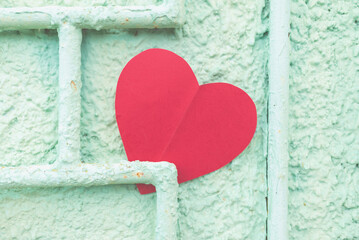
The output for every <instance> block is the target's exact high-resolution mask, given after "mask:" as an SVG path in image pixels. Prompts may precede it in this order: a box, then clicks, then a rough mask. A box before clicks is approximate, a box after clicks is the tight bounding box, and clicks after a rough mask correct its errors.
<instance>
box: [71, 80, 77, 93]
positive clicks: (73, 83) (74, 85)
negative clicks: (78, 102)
mask: <svg viewBox="0 0 359 240" xmlns="http://www.w3.org/2000/svg"><path fill="white" fill-rule="evenodd" d="M71 87H72V88H73V89H75V91H76V90H77V87H76V83H75V82H74V81H72V80H71Z"/></svg>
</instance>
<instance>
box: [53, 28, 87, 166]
mask: <svg viewBox="0 0 359 240" xmlns="http://www.w3.org/2000/svg"><path fill="white" fill-rule="evenodd" d="M58 34H59V112H58V119H59V120H58V121H59V122H58V136H59V140H58V141H59V143H58V157H57V161H56V164H57V165H61V164H72V163H74V164H78V163H80V162H81V160H80V119H81V95H80V93H81V86H82V83H81V41H82V32H81V29H78V28H76V27H74V26H73V25H69V24H62V25H61V26H60V27H59V29H58Z"/></svg>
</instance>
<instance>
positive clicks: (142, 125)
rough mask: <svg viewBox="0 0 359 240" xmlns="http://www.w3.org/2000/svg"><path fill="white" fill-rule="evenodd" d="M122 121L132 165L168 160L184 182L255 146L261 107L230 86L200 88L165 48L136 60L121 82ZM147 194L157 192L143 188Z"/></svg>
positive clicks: (185, 65)
mask: <svg viewBox="0 0 359 240" xmlns="http://www.w3.org/2000/svg"><path fill="white" fill-rule="evenodd" d="M115 110H116V120H117V124H118V128H119V131H120V135H121V138H122V141H123V145H124V148H125V151H126V155H127V158H128V160H129V161H135V160H140V161H152V162H158V161H168V162H172V163H174V164H175V165H176V167H177V170H178V182H179V183H182V182H185V181H189V180H192V179H194V178H197V177H200V176H203V175H205V174H208V173H210V172H213V171H215V170H217V169H219V168H221V167H223V166H224V165H226V164H228V163H229V162H231V161H232V160H233V159H234V158H235V157H236V156H238V155H239V154H240V153H241V152H242V151H243V150H244V149H245V148H246V147H247V146H248V145H249V143H250V141H251V139H252V137H253V135H254V132H255V129H256V124H257V113H256V107H255V104H254V102H253V101H252V99H251V98H250V97H249V95H248V94H247V93H245V92H244V91H243V90H242V89H240V88H238V87H236V86H234V85H231V84H228V83H209V84H204V85H199V84H198V82H197V78H196V76H195V75H194V73H193V71H192V69H191V67H190V66H189V65H188V63H187V62H186V61H185V60H184V59H183V58H181V57H180V56H178V55H176V54H175V53H173V52H171V51H168V50H164V49H149V50H146V51H144V52H142V53H140V54H138V55H136V56H135V57H133V58H132V59H131V60H130V61H129V62H128V63H127V64H126V66H125V67H124V69H123V70H122V72H121V75H120V77H119V80H118V83H117V89H116V100H115ZM137 186H138V189H139V191H140V193H141V194H147V193H151V192H154V191H155V188H154V187H153V186H152V185H145V184H138V185H137Z"/></svg>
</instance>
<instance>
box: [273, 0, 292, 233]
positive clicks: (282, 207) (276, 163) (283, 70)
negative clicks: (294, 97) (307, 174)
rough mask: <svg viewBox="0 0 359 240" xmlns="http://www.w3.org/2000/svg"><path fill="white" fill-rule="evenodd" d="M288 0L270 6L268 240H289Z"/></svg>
mask: <svg viewBox="0 0 359 240" xmlns="http://www.w3.org/2000/svg"><path fill="white" fill-rule="evenodd" d="M289 4H290V3H289V0H272V1H271V2H270V29H269V43H270V45H269V109H268V114H269V115H268V125H269V126H268V129H269V133H268V134H269V135H268V239H269V240H287V239H288V158H289V156H288V105H289V103H288V101H289V100H288V98H289V84H288V78H289V36H288V34H289V17H290V5H289Z"/></svg>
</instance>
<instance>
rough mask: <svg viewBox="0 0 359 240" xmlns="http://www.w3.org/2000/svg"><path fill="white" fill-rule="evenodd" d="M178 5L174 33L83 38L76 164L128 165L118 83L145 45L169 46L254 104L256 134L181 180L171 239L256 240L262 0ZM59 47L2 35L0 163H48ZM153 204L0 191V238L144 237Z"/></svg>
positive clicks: (86, 191)
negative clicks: (181, 18)
mask: <svg viewBox="0 0 359 240" xmlns="http://www.w3.org/2000/svg"><path fill="white" fill-rule="evenodd" d="M33 2H34V3H33ZM90 2H91V1H76V2H75V1H50V0H48V1H46V0H43V1H36V4H35V1H25V0H23V1H2V2H1V3H0V6H1V7H12V6H45V5H66V6H75V5H76V6H81V5H82V6H83V5H90V4H89V3H90ZM129 2H130V1H117V2H116V1H111V2H110V1H95V2H94V3H92V4H93V5H111V4H123V5H125V4H129ZM131 4H132V1H131ZM135 4H148V1H147V2H146V1H135ZM185 9H186V23H185V25H184V26H183V28H182V29H179V30H124V31H101V32H96V31H90V30H84V31H83V43H82V81H83V88H82V94H81V97H82V113H81V115H82V119H81V145H82V146H81V154H82V161H83V162H90V163H91V162H117V161H119V160H120V159H125V158H126V155H125V152H124V149H123V146H122V144H121V139H120V135H119V133H118V129H117V126H116V121H115V110H114V100H115V89H116V83H117V78H118V76H119V74H120V72H121V70H122V68H123V67H124V65H125V64H126V63H127V61H129V60H130V58H131V57H133V56H135V55H136V54H138V53H139V52H141V51H143V50H145V49H148V48H153V47H159V48H165V49H169V50H172V51H174V52H176V53H177V54H179V55H181V56H182V57H184V58H185V59H186V60H187V61H188V63H189V64H190V65H191V67H192V68H193V71H194V72H195V74H196V76H197V78H198V81H199V83H201V84H203V83H209V82H217V81H221V82H228V83H232V84H234V85H236V86H239V87H241V88H242V89H244V90H245V91H247V93H248V94H249V95H250V96H251V97H252V98H253V100H254V102H255V103H256V106H257V111H258V127H257V131H256V134H255V136H254V139H253V140H252V142H251V144H250V146H249V147H248V148H247V149H246V150H245V151H244V152H243V153H242V154H241V156H240V157H238V158H236V159H235V160H234V161H233V162H232V163H231V164H229V165H227V166H225V167H224V168H222V169H220V170H218V171H216V172H213V173H211V174H208V175H206V176H203V177H200V178H198V179H195V180H192V181H189V182H186V183H183V184H181V185H180V189H179V206H180V207H179V230H180V232H179V237H180V239H183V240H188V239H265V232H266V226H265V225H266V224H265V222H266V201H265V197H266V176H265V175H266V161H265V157H266V131H267V130H266V106H267V103H266V98H267V97H266V92H267V82H266V62H267V58H268V56H267V52H268V46H267V34H266V31H267V26H268V23H267V20H268V19H267V8H266V7H265V2H264V1H262V0H257V1H245V0H241V1H196V0H188V1H186V6H185ZM57 49H58V40H57V36H56V31H37V30H34V31H26V32H21V33H18V32H2V33H0V52H1V55H0V61H1V63H2V65H1V67H0V85H1V89H0V91H1V94H0V101H1V105H0V114H1V121H0V123H1V125H0V127H1V129H0V130H1V132H0V141H1V143H2V146H1V151H0V159H1V160H0V163H1V165H6V166H8V165H13V166H18V165H28V164H39V163H52V162H54V160H55V159H56V154H57V152H56V144H57V134H56V132H57V107H56V106H57V91H56V89H57V77H58V72H57V68H58V53H57ZM16 119H17V120H16ZM155 201H156V195H155V194H150V195H143V196H142V195H140V194H139V193H138V191H137V190H136V187H135V186H134V185H124V186H105V187H91V188H54V189H16V190H5V191H2V192H1V193H0V212H1V213H2V214H0V239H152V238H154V229H155V213H156V206H155Z"/></svg>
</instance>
